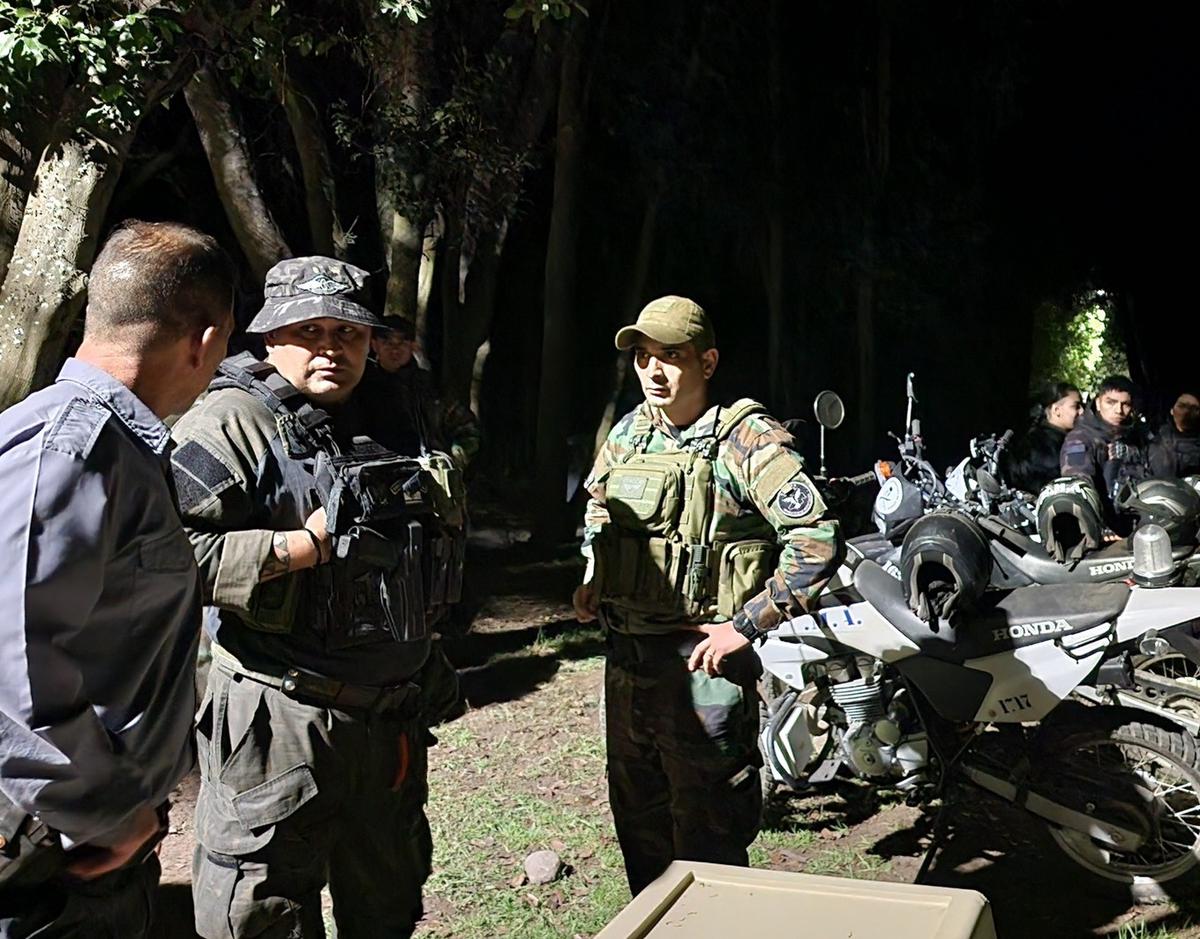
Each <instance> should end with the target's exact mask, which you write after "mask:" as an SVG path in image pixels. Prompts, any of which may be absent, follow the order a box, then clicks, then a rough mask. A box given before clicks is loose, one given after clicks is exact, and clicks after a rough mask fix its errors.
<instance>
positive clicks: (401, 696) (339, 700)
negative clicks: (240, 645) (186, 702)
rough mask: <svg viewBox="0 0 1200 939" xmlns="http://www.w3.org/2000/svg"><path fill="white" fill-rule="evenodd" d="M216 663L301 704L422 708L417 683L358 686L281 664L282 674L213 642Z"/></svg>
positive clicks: (385, 710) (403, 710) (378, 710)
mask: <svg viewBox="0 0 1200 939" xmlns="http://www.w3.org/2000/svg"><path fill="white" fill-rule="evenodd" d="M212 657H213V665H215V666H216V667H217V668H218V669H220V670H221V671H222V672H224V673H225V674H226V675H241V676H243V677H245V678H249V679H250V680H251V681H256V682H258V683H259V684H263V685H267V686H268V687H270V688H275V689H276V690H278V691H280V692H282V693H283V694H284V695H286V696H287V697H289V698H292V699H293V700H296V701H299V702H300V703H301V704H309V705H313V706H315V707H323V708H333V709H334V710H338V711H363V712H365V713H368V714H389V715H397V714H399V715H402V716H406V717H415V716H416V715H417V714H418V712H419V710H420V696H421V686H420V685H417V684H415V683H414V682H411V681H410V682H405V683H403V684H400V685H384V686H382V687H380V686H378V685H356V684H354V683H353V682H348V681H340V680H339V679H336V678H327V677H326V676H324V675H318V674H317V673H316V672H309V671H305V670H304V669H300V668H294V667H288V666H285V665H282V664H281V665H280V670H279V672H278V673H271V672H258V671H255V670H254V669H250V668H247V667H246V666H245V665H243V664H242V663H241V661H240V660H239V659H237V658H236V657H235V656H234V655H233V654H232V653H231V652H229V651H228V650H227V649H225V648H224V647H222V646H220V645H218V644H217V643H215V642H214V643H213V644H212Z"/></svg>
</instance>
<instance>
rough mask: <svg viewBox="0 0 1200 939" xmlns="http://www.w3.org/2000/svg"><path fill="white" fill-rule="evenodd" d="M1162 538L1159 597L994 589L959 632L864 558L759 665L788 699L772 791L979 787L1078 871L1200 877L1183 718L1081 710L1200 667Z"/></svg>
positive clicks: (770, 644) (769, 745)
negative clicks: (1139, 668) (855, 781)
mask: <svg viewBox="0 0 1200 939" xmlns="http://www.w3.org/2000/svg"><path fill="white" fill-rule="evenodd" d="M1156 528H1157V527H1156V526H1148V527H1147V528H1145V529H1143V530H1142V531H1139V533H1138V538H1137V540H1136V543H1135V548H1137V549H1138V555H1137V556H1138V565H1137V567H1135V577H1136V579H1137V580H1138V581H1139V582H1140V583H1145V584H1147V586H1136V585H1135V586H1129V585H1127V584H1123V583H1114V584H1088V585H1074V584H1051V585H1035V586H1025V587H1019V588H1016V589H1014V590H1009V591H991V592H989V595H988V597H987V599H986V601H985V602H984V603H982V604H981V605H980V606H979V607H978V608H976V609H975V610H974V611H973V612H972V613H970V614H969V615H966V616H964V617H962V618H961V619H959V620H958V621H956V622H954V625H953V627H950V626H948V625H947V624H946V623H945V622H942V623H940V624H936V623H935V625H934V626H931V625H930V624H929V623H926V622H925V621H923V620H921V619H919V618H918V617H917V616H915V615H914V614H913V613H912V611H911V610H910V609H909V606H908V604H907V603H906V601H905V598H904V596H903V593H902V588H901V585H900V583H899V582H898V581H897V580H896V579H895V578H894V577H893V576H891V575H889V574H888V573H887V572H886V571H884V569H883V568H881V567H880V566H879V565H878V564H876V563H874V562H873V561H871V560H869V559H867V557H866V556H865V555H864V554H862V553H860V552H858V551H856V550H855V549H854V548H853V546H851V548H850V549H849V551H848V557H847V561H846V562H845V564H844V565H843V566H842V568H841V570H840V571H839V576H838V577H837V578H836V579H835V581H834V585H835V586H833V587H831V588H830V590H827V591H826V593H825V595H824V597H823V598H822V602H821V604H820V606H819V609H818V610H817V612H816V613H815V614H814V615H810V616H804V617H800V618H797V619H795V620H792V621H790V622H788V623H785V624H784V625H783V626H781V627H780V628H779V629H777V630H776V631H775V632H773V633H772V634H771V636H770V638H769V639H768V640H767V641H766V642H765V644H764V645H763V646H762V647H761V649H760V650H759V655H760V657H761V659H762V662H763V666H764V670H765V671H764V687H768V688H769V687H774V689H775V690H776V692H777V693H775V694H772V695H771V696H770V698H771V699H770V701H769V703H768V704H767V707H766V720H765V723H764V726H763V729H762V733H761V740H760V743H761V748H762V752H763V755H764V763H765V766H764V777H765V778H768V779H769V780H771V781H773V782H776V783H782V784H786V785H788V786H790V787H792V788H794V789H798V790H803V789H807V788H809V787H811V786H816V785H819V784H821V783H824V782H828V781H830V780H831V779H833V777H834V776H835V775H836V774H838V773H839V772H845V773H849V774H851V775H853V776H857V777H859V778H861V779H864V780H867V781H869V782H871V783H874V784H876V785H881V786H888V787H891V788H895V789H898V790H901V791H904V792H907V793H909V794H910V796H911V798H912V799H913V800H914V801H917V802H931V801H933V800H935V799H942V800H943V809H944V808H945V807H946V806H947V805H952V800H949V797H950V795H951V793H952V792H953V791H954V789H955V787H954V786H952V785H951V784H952V783H957V784H962V785H968V786H973V787H977V788H981V789H984V790H986V791H988V792H991V793H993V794H994V795H996V796H999V797H1000V798H1002V799H1005V800H1007V801H1009V802H1011V803H1013V804H1015V805H1018V806H1021V807H1023V808H1024V809H1026V810H1027V811H1029V812H1031V813H1032V814H1034V815H1036V816H1038V817H1039V818H1040V819H1042V820H1043V821H1044V822H1045V823H1046V824H1047V825H1048V826H1049V829H1050V833H1051V835H1052V836H1053V838H1054V840H1055V841H1056V842H1057V843H1058V844H1059V846H1060V847H1061V848H1062V849H1063V850H1064V851H1065V852H1066V853H1067V854H1068V855H1069V856H1070V857H1071V858H1072V859H1073V860H1074V861H1076V862H1077V863H1078V864H1080V865H1081V866H1083V867H1085V868H1086V869H1088V870H1089V871H1091V872H1092V873H1094V874H1097V875H1099V876H1101V877H1104V878H1108V879H1109V880H1113V881H1119V882H1122V883H1125V884H1128V885H1129V886H1130V887H1131V889H1132V890H1133V891H1134V892H1135V894H1136V893H1141V894H1142V895H1146V896H1148V895H1153V893H1154V889H1155V888H1157V885H1159V884H1162V883H1164V882H1166V881H1169V880H1172V879H1174V878H1177V877H1179V876H1181V875H1183V874H1185V873H1187V872H1188V871H1191V870H1192V869H1193V868H1195V867H1196V866H1197V864H1198V863H1200V755H1198V754H1197V745H1196V740H1195V739H1194V738H1193V737H1192V735H1191V734H1189V733H1187V732H1186V730H1184V729H1183V728H1182V727H1181V726H1180V725H1179V723H1177V722H1175V721H1173V720H1172V719H1171V718H1170V715H1169V714H1167V713H1158V714H1156V713H1150V712H1148V711H1146V710H1138V709H1134V708H1129V707H1124V706H1114V705H1107V704H1106V705H1104V706H1093V705H1088V704H1084V703H1081V702H1079V701H1078V700H1068V699H1069V698H1071V696H1072V695H1073V693H1075V692H1076V691H1079V690H1083V689H1086V690H1089V691H1091V692H1093V693H1094V695H1095V697H1096V699H1097V700H1108V698H1109V692H1110V691H1112V690H1113V689H1119V688H1120V687H1122V686H1123V685H1124V684H1125V683H1127V682H1129V681H1130V680H1131V670H1132V665H1131V661H1132V658H1133V657H1134V656H1137V655H1164V654H1168V653H1170V654H1177V655H1181V656H1185V657H1186V658H1187V659H1188V660H1189V661H1191V662H1194V663H1197V664H1200V642H1198V641H1197V640H1196V638H1195V637H1194V636H1193V633H1192V628H1191V624H1192V623H1193V621H1195V620H1197V619H1198V618H1200V591H1197V590H1195V589H1193V588H1180V587H1154V586H1149V585H1150V584H1153V583H1154V582H1155V581H1156V579H1158V575H1161V571H1160V570H1158V568H1161V567H1162V566H1163V565H1164V564H1168V565H1169V563H1170V548H1169V540H1168V541H1167V544H1166V548H1165V557H1164V547H1163V545H1164V539H1167V535H1166V532H1165V531H1163V530H1162V529H1161V528H1158V529H1157V530H1155V529H1156ZM935 840H936V839H935ZM931 857H932V852H931ZM928 860H929V859H927V863H928Z"/></svg>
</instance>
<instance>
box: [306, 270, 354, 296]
mask: <svg viewBox="0 0 1200 939" xmlns="http://www.w3.org/2000/svg"><path fill="white" fill-rule="evenodd" d="M296 286H297V287H299V288H300V289H301V290H306V291H308V292H309V293H319V294H321V295H322V296H326V297H327V296H329V295H330V294H334V293H346V292H347V291H348V290H350V289H352V287H351V285H350V284H347V283H344V282H343V281H340V280H335V279H334V278H332V277H330V276H329V275H328V274H318V275H317V276H316V277H310V278H309V279H308V280H306V281H304V282H303V283H300V284H296Z"/></svg>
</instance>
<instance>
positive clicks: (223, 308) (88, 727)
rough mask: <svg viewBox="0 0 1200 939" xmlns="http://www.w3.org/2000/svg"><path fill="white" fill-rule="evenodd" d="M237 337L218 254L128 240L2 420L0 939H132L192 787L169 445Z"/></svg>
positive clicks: (211, 248) (104, 263) (192, 594)
mask: <svg viewBox="0 0 1200 939" xmlns="http://www.w3.org/2000/svg"><path fill="white" fill-rule="evenodd" d="M232 329H233V266H232V264H231V263H230V261H229V258H228V256H227V255H226V254H225V252H224V251H222V250H221V248H220V246H218V245H217V243H216V241H214V240H213V239H212V238H210V237H208V236H207V235H203V234H201V233H200V232H198V231H196V230H195V229H192V228H188V227H186V226H184V225H178V224H175V223H171V222H140V221H129V222H126V223H124V224H123V225H121V226H119V227H118V228H117V229H116V230H115V231H114V232H113V233H112V235H110V236H109V238H108V240H107V242H106V243H105V245H104V247H103V248H102V249H101V250H100V253H99V254H98V255H97V256H96V260H95V263H94V264H93V265H92V270H91V273H90V276H89V280H88V298H87V311H86V313H85V316H84V335H83V342H82V344H81V345H80V346H79V349H78V351H77V352H76V353H75V355H74V357H73V358H70V359H68V360H67V362H66V364H65V365H63V367H62V370H61V371H60V372H59V375H58V379H57V381H56V382H55V383H54V384H53V385H51V386H49V387H48V388H43V389H42V390H41V391H36V392H34V393H33V394H31V395H30V396H29V397H27V398H26V399H25V400H24V401H21V402H19V403H18V404H14V405H13V406H12V407H10V408H8V410H6V411H5V412H4V414H3V415H0V481H2V482H0V543H2V544H3V545H4V547H5V555H4V559H5V564H4V568H3V571H0V609H2V610H3V611H4V615H3V617H2V618H0V936H4V937H6V939H20V937H26V936H34V935H36V936H39V937H43V939H54V937H60V936H63V937H65V936H87V937H96V939H137V937H139V936H144V935H146V933H147V931H148V930H149V928H150V919H151V914H152V909H153V901H154V895H155V887H156V885H157V883H158V874H159V867H158V859H157V858H156V857H155V855H154V847H155V845H156V844H157V842H158V840H159V839H160V838H161V837H162V835H163V834H165V833H166V825H167V818H166V809H167V798H168V796H169V795H170V793H171V790H172V789H173V788H174V787H175V785H176V784H177V783H178V782H179V780H180V779H181V778H182V777H183V776H184V775H185V774H186V773H187V772H188V771H189V770H190V769H191V768H192V766H193V763H194V761H195V751H194V750H193V747H192V716H193V715H194V713H195V709H196V691H195V668H196V645H197V642H198V640H199V635H200V579H199V575H198V574H197V571H196V564H195V561H194V560H193V558H192V553H191V550H190V546H189V545H188V541H187V538H186V537H185V536H184V533H183V529H182V528H181V527H180V524H179V513H178V508H177V505H176V502H175V497H174V493H173V491H172V488H171V474H170V469H169V464H168V455H169V453H170V450H171V441H170V432H169V431H168V429H167V427H166V425H165V424H164V423H163V418H165V417H167V416H168V415H171V414H178V413H180V412H181V411H183V410H185V409H186V408H187V407H188V405H189V404H191V402H192V400H193V399H194V398H195V397H196V395H197V394H199V393H200V392H201V391H202V390H203V389H204V387H205V386H206V385H207V384H208V381H209V379H211V378H212V375H213V370H214V369H215V368H216V367H217V364H218V363H219V362H220V361H221V359H222V357H224V355H225V350H226V341H227V340H228V338H229V333H230V332H231V330H232Z"/></svg>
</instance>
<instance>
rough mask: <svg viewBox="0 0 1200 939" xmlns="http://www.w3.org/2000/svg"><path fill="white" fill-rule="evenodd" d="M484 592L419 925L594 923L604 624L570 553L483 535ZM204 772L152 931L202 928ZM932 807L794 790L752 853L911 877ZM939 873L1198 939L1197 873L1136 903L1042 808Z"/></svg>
mask: <svg viewBox="0 0 1200 939" xmlns="http://www.w3.org/2000/svg"><path fill="white" fill-rule="evenodd" d="M472 560H473V562H474V564H475V569H474V575H473V576H474V584H473V587H474V590H475V591H476V592H477V595H479V596H481V597H486V601H485V602H484V603H483V605H482V608H481V609H480V612H479V615H478V617H477V619H476V622H475V626H474V629H473V631H472V633H471V634H470V635H468V636H466V637H463V638H459V639H449V640H447V644H448V650H449V652H450V654H451V657H452V659H453V660H454V661H455V664H456V665H457V666H458V667H459V670H460V678H461V682H462V688H463V692H464V698H465V701H466V707H465V712H464V713H463V714H462V716H460V717H458V718H457V719H456V720H454V721H453V722H451V723H449V724H447V725H444V726H443V727H441V728H439V729H438V736H439V738H440V741H441V742H440V744H439V745H438V746H437V747H435V748H434V750H433V751H432V752H431V760H430V763H431V790H432V791H431V799H430V819H431V823H432V826H433V829H434V834H435V841H436V843H437V848H436V853H435V868H436V870H435V873H434V876H433V877H432V878H431V880H430V882H429V884H428V885H427V890H426V897H427V902H426V918H425V921H424V922H423V924H422V926H421V928H420V930H419V935H420V936H422V937H474V936H479V937H483V936H493V935H512V936H520V937H522V939H525V937H531V939H532V937H537V936H547V937H551V936H567V937H573V936H579V937H584V936H590V935H593V934H594V933H595V932H596V931H597V930H598V929H599V928H601V927H602V925H603V924H604V923H605V922H607V920H608V919H610V918H611V916H612V915H613V913H615V912H616V910H617V909H619V908H620V907H621V906H622V905H623V904H624V903H625V902H627V900H628V893H627V891H626V889H625V886H624V881H623V877H622V874H621V870H620V856H619V851H618V849H617V847H616V843H615V839H614V837H613V834H612V823H611V816H610V814H609V809H608V803H607V799H606V790H605V783H604V778H603V744H602V741H601V740H600V730H599V715H598V701H599V692H600V686H601V678H602V644H601V641H600V637H599V634H598V633H597V632H596V631H594V630H590V629H589V630H585V629H582V628H581V627H579V626H578V624H576V623H575V622H574V620H573V618H572V617H570V613H569V608H568V606H567V603H566V601H567V598H568V597H569V595H570V588H571V586H572V584H573V583H574V582H575V580H576V578H577V577H578V567H577V564H576V562H575V560H574V558H573V557H572V556H570V555H569V554H567V553H566V552H565V551H564V552H563V553H561V554H559V555H558V556H556V557H545V556H538V555H535V554H533V553H532V552H531V551H530V550H529V549H528V548H527V547H526V546H524V545H522V544H519V543H517V544H513V543H510V539H507V538H503V537H496V538H491V539H481V540H480V543H479V544H477V545H476V546H475V547H474V548H473V551H472ZM195 793H196V781H195V778H194V777H193V778H189V779H188V780H186V781H185V782H184V784H183V785H182V786H181V787H180V788H179V790H178V791H177V793H176V796H177V798H176V806H175V809H174V810H173V812H172V829H171V833H170V835H169V836H168V837H167V839H166V841H165V843H164V845H163V849H162V855H161V859H162V864H163V879H162V886H161V888H160V898H159V899H160V903H159V921H158V926H157V930H156V936H158V937H162V939H190V937H192V936H193V932H192V929H191V925H190V922H191V897H190V888H189V879H190V867H191V854H192V850H193V844H194V841H193V830H192V825H191V816H192V806H193V805H194V801H195ZM931 822H932V818H931V815H930V814H929V813H927V812H925V811H923V810H921V809H919V808H913V807H909V806H907V805H905V804H904V803H903V802H901V801H898V800H897V799H896V798H895V797H894V796H891V795H889V794H887V793H879V792H876V791H874V790H872V789H870V788H868V787H866V786H864V785H859V784H856V783H853V782H849V781H847V782H842V783H838V784H836V785H835V786H834V787H832V788H828V789H825V790H823V791H821V792H820V793H818V794H815V795H805V796H800V795H790V796H789V795H787V794H784V795H781V796H779V797H777V798H776V799H775V801H774V802H773V804H772V807H771V810H770V811H769V813H768V818H767V822H766V825H765V826H764V830H763V833H762V834H761V835H760V837H759V840H758V841H757V842H756V844H755V846H754V847H753V849H752V863H754V864H755V865H756V866H767V867H772V868H777V869H780V870H792V871H808V872H812V873H823V874H834V875H838V876H848V877H860V878H869V879H880V880H889V881H897V882H911V881H912V880H913V878H914V877H915V875H916V873H917V871H918V869H919V867H920V865H921V861H922V859H923V857H924V854H925V850H926V848H927V847H928V844H929V832H930V829H931ZM539 847H542V848H551V849H553V850H555V851H557V852H558V853H559V854H560V856H561V857H562V858H563V860H564V862H565V864H566V865H567V866H566V873H565V876H563V877H562V878H561V879H560V880H559V881H557V882H556V883H553V884H550V885H547V886H542V887H531V886H529V885H528V884H527V883H526V882H525V878H524V876H523V873H522V871H523V867H522V865H523V861H524V858H525V856H526V854H527V853H528V852H529V851H530V850H533V849H536V848H539ZM927 882H928V883H932V884H938V885H945V886H954V887H965V888H970V889H974V890H978V891H980V892H982V893H983V894H984V895H985V896H987V897H988V898H989V900H990V901H991V903H992V905H993V911H994V914H995V919H996V925H997V929H998V932H999V935H1000V936H1001V937H1002V939H1007V937H1017V936H1020V937H1042V936H1045V937H1051V936H1053V937H1073V936H1079V937H1085V936H1114V937H1115V936H1120V937H1121V939H1171V937H1179V939H1183V937H1188V939H1200V928H1197V927H1193V925H1192V923H1193V922H1200V902H1197V901H1193V900H1191V899H1190V898H1191V897H1193V896H1197V897H1200V894H1198V893H1197V892H1196V890H1195V881H1189V882H1188V883H1187V884H1186V885H1184V886H1182V887H1180V888H1178V889H1177V891H1176V893H1177V894H1178V898H1177V899H1176V900H1175V902H1172V903H1166V904H1162V905H1158V906H1153V907H1138V906H1134V905H1131V904H1130V903H1129V901H1128V897H1127V895H1125V894H1124V893H1123V892H1122V891H1121V890H1120V889H1119V888H1118V889H1114V888H1112V887H1110V886H1109V885H1107V884H1106V883H1104V882H1101V881H1099V880H1097V879H1096V878H1093V877H1091V876H1089V875H1087V874H1086V873H1085V872H1083V871H1082V870H1081V869H1079V868H1077V867H1076V866H1075V865H1074V864H1072V863H1071V862H1070V861H1069V860H1067V859H1066V857H1065V856H1064V855H1062V854H1061V852H1060V851H1059V849H1058V848H1057V847H1056V846H1055V845H1054V843H1053V842H1052V841H1051V839H1050V838H1049V836H1048V835H1047V834H1046V832H1045V830H1044V829H1043V828H1042V827H1041V826H1040V825H1039V824H1038V823H1037V822H1036V821H1035V820H1033V819H1032V818H1030V817H1029V816H1027V815H1025V814H1024V813H1022V812H1019V811H1017V810H1015V809H1012V808H1010V807H1008V806H1007V805H1005V804H1003V803H1001V802H999V801H998V800H996V799H993V798H991V797H989V796H987V795H984V794H982V793H980V794H978V795H976V796H972V797H969V799H968V800H967V801H966V802H965V804H961V805H960V806H959V807H958V809H957V810H956V811H955V812H954V813H953V822H952V825H951V830H950V833H949V836H948V838H947V840H946V841H945V843H944V845H943V847H942V849H941V850H940V852H939V853H938V854H937V857H936V861H935V863H934V865H933V867H932V869H931V871H930V873H929V875H928V877H927Z"/></svg>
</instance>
